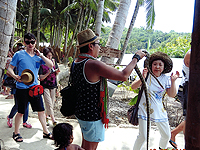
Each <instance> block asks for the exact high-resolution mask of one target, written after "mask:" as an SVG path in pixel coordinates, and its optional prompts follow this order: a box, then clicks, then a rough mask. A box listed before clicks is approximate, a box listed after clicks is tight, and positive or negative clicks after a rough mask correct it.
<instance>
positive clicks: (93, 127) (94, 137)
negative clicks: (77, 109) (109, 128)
mask: <svg viewBox="0 0 200 150" xmlns="http://www.w3.org/2000/svg"><path fill="white" fill-rule="evenodd" d="M78 122H79V124H80V127H81V131H82V133H83V138H84V139H85V140H86V141H89V142H102V141H104V137H105V127H104V125H103V123H102V121H101V120H97V121H83V120H80V119H78Z"/></svg>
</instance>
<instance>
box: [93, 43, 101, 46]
mask: <svg viewBox="0 0 200 150" xmlns="http://www.w3.org/2000/svg"><path fill="white" fill-rule="evenodd" d="M94 44H98V45H99V46H101V45H102V44H100V43H94Z"/></svg>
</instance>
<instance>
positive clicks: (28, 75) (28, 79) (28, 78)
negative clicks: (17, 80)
mask: <svg viewBox="0 0 200 150" xmlns="http://www.w3.org/2000/svg"><path fill="white" fill-rule="evenodd" d="M34 79H35V76H34V74H33V72H32V71H31V70H30V69H24V70H23V71H22V74H21V80H22V82H23V83H24V84H26V85H31V84H32V83H33V82H34Z"/></svg>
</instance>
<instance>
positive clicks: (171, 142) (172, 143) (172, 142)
mask: <svg viewBox="0 0 200 150" xmlns="http://www.w3.org/2000/svg"><path fill="white" fill-rule="evenodd" d="M169 143H170V144H171V145H172V146H173V147H174V148H175V149H177V147H176V146H175V145H177V144H176V142H174V141H172V140H170V141H169ZM174 144H175V145H174Z"/></svg>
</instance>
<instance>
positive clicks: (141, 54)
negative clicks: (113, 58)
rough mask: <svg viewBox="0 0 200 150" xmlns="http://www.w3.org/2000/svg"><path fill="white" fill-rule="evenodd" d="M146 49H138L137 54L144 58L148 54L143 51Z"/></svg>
mask: <svg viewBox="0 0 200 150" xmlns="http://www.w3.org/2000/svg"><path fill="white" fill-rule="evenodd" d="M143 51H144V49H141V50H138V51H137V52H136V53H135V54H137V55H139V56H140V59H142V58H143V57H144V56H146V54H145V53H144V52H143Z"/></svg>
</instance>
